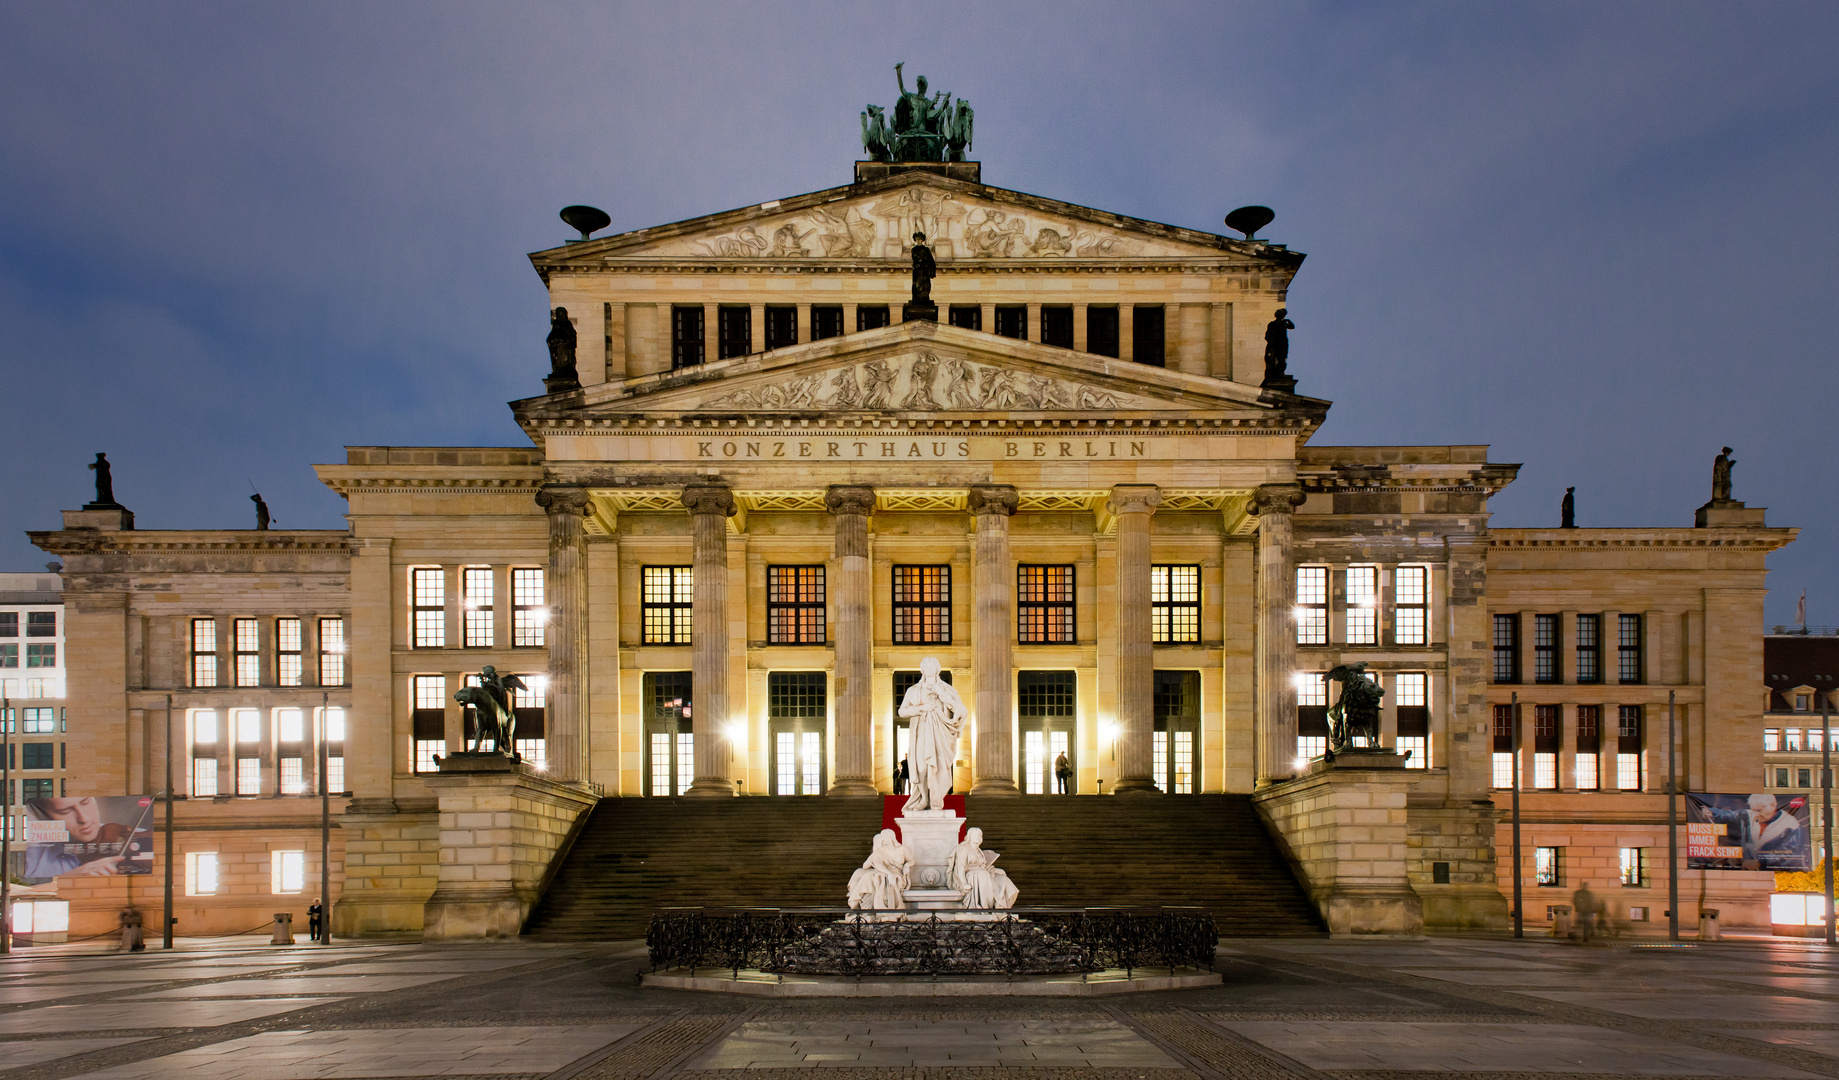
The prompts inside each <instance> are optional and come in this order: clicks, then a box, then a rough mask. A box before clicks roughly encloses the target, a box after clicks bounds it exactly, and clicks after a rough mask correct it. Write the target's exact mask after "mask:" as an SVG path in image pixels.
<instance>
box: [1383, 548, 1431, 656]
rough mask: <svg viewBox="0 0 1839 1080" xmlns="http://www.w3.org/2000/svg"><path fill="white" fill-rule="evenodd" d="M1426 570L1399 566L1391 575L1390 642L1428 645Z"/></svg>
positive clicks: (1425, 567)
mask: <svg viewBox="0 0 1839 1080" xmlns="http://www.w3.org/2000/svg"><path fill="white" fill-rule="evenodd" d="M1429 605H1430V568H1429V567H1427V566H1401V567H1398V568H1397V569H1395V570H1393V572H1392V641H1393V643H1394V644H1396V645H1424V644H1428V643H1429V636H1428V628H1429V625H1430V619H1429V610H1430V606H1429Z"/></svg>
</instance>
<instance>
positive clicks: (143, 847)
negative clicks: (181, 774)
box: [25, 795, 154, 884]
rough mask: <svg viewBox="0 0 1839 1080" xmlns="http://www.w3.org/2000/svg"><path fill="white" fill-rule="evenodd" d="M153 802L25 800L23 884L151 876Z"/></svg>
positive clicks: (133, 798)
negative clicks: (70, 878)
mask: <svg viewBox="0 0 1839 1080" xmlns="http://www.w3.org/2000/svg"><path fill="white" fill-rule="evenodd" d="M153 803H154V800H153V799H152V797H150V796H147V795H118V796H108V797H103V798H95V797H92V796H87V795H83V796H76V797H73V798H67V799H66V798H58V799H50V798H45V799H27V800H26V870H25V877H26V880H27V881H28V882H31V883H33V884H36V883H38V882H41V881H49V880H51V879H52V878H56V877H68V876H71V875H82V876H109V875H115V874H151V873H153Z"/></svg>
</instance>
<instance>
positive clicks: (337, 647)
mask: <svg viewBox="0 0 1839 1080" xmlns="http://www.w3.org/2000/svg"><path fill="white" fill-rule="evenodd" d="M319 685H321V686H343V685H345V620H344V619H343V618H330V619H321V620H319Z"/></svg>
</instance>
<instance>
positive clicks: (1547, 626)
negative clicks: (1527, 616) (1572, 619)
mask: <svg viewBox="0 0 1839 1080" xmlns="http://www.w3.org/2000/svg"><path fill="white" fill-rule="evenodd" d="M1557 681H1558V616H1556V615H1534V616H1533V682H1536V683H1555V682H1557Z"/></svg>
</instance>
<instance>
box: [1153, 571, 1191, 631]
mask: <svg viewBox="0 0 1839 1080" xmlns="http://www.w3.org/2000/svg"><path fill="white" fill-rule="evenodd" d="M1149 627H1150V640H1151V641H1153V642H1155V643H1156V644H1158V645H1173V644H1178V643H1181V642H1188V641H1199V640H1200V567H1199V566H1191V565H1170V566H1151V567H1150V568H1149Z"/></svg>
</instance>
